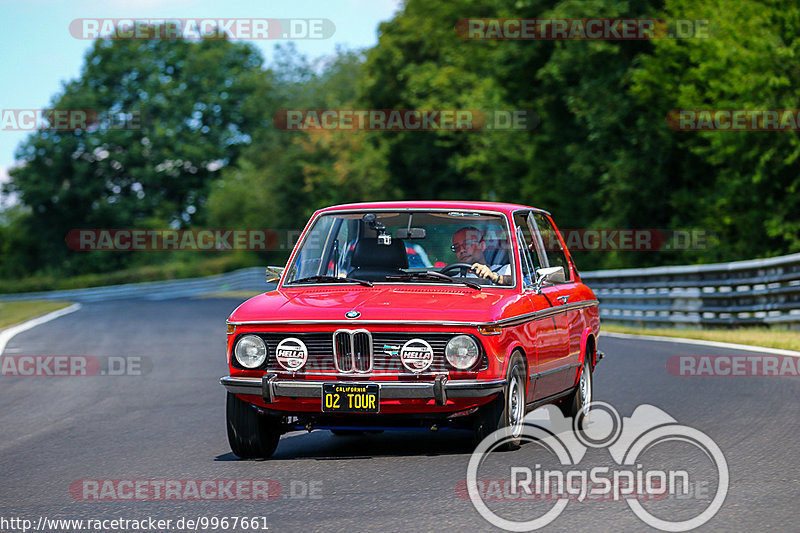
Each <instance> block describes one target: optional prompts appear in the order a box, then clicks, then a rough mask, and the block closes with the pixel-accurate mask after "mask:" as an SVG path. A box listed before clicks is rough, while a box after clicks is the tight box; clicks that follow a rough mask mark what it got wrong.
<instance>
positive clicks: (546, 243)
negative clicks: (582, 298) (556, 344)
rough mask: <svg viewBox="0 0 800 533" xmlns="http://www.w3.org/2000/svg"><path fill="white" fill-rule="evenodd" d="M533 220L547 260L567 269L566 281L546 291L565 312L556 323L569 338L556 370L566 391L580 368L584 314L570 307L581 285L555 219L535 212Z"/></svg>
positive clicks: (550, 299)
mask: <svg viewBox="0 0 800 533" xmlns="http://www.w3.org/2000/svg"><path fill="white" fill-rule="evenodd" d="M530 218H531V223H532V225H535V229H536V231H537V232H538V235H539V237H540V242H541V244H542V246H541V248H543V250H542V251H543V252H544V256H546V258H547V264H548V266H549V267H557V266H560V267H562V268H563V269H564V281H563V282H560V283H555V284H552V285H549V286H546V287H543V288H542V294H543V295H546V296H547V297H548V299H549V301H551V302H552V303H553V305H554V308H556V309H561V310H562V311H561V312H559V313H558V314H557V315H556V316H555V320H556V324H557V327H558V328H559V330H560V331H562V332H563V334H564V335H565V336H566V345H561V346H560V348H559V349H560V350H561V352H560V353H559V354H558V355H557V356H555V359H556V360H557V361H558V365H557V367H556V368H557V369H560V371H559V372H558V373H559V374H560V379H561V381H560V383H559V384H558V385H557V387H559V388H560V390H564V389H567V388H569V387H572V386H573V385H574V384H575V379H576V376H577V370H578V367H579V366H580V349H581V334H582V332H583V327H582V317H581V314H580V311H579V310H578V309H574V308H573V307H574V306H573V305H570V304H574V303H575V301H573V300H571V298H573V297H574V295H576V294H577V291H576V288H577V283H576V282H575V280H574V279H573V273H572V269H571V268H570V266H571V265H570V263H569V260H568V258H567V254H566V252H565V250H564V246H563V243H562V240H561V239H560V235H559V233H558V230H557V229H556V227H555V224H554V223H553V221H552V219H551V218H550V217H549V216H548V215H546V214H545V213H542V212H533V213H532V214H531V217H530Z"/></svg>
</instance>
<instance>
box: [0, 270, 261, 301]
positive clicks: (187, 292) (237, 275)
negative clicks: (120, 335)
mask: <svg viewBox="0 0 800 533" xmlns="http://www.w3.org/2000/svg"><path fill="white" fill-rule="evenodd" d="M265 280H266V275H265V271H264V267H252V268H243V269H240V270H235V271H233V272H227V273H225V274H218V275H216V276H208V277H204V278H189V279H174V280H167V281H149V282H144V283H126V284H124V285H108V286H105V287H91V288H88V289H71V290H63V291H45V292H24V293H18V294H0V300H8V301H10V300H67V301H72V302H98V301H108V300H133V299H145V300H168V299H170V298H186V297H190V296H197V295H201V294H207V293H211V292H220V291H253V293H254V294H256V293H258V292H265V291H268V290H271V289H272V288H273V287H274V286H275V285H274V284H267V283H266V281H265Z"/></svg>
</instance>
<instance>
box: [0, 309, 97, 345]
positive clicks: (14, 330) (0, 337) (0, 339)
mask: <svg viewBox="0 0 800 533" xmlns="http://www.w3.org/2000/svg"><path fill="white" fill-rule="evenodd" d="M80 308H81V304H72V305H70V306H69V307H65V308H64V309H59V310H58V311H53V312H52V313H47V314H46V315H42V316H40V317H36V318H34V319H31V320H28V321H27V322H23V323H22V324H17V325H16V326H13V327H10V328H8V329H4V330H3V331H0V355H3V350H5V349H6V344H8V341H10V340H11V339H12V338H13V337H14V336H15V335H16V334H18V333H22V332H23V331H28V330H29V329H31V328H35V327H36V326H39V325H41V324H44V323H45V322H50V321H51V320H55V319H56V318H58V317H62V316H64V315H68V314H70V313H74V312H75V311H77V310H78V309H80Z"/></svg>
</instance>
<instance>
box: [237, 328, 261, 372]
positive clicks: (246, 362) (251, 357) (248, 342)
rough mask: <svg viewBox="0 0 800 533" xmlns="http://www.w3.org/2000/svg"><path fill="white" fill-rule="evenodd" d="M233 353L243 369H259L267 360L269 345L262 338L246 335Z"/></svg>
mask: <svg viewBox="0 0 800 533" xmlns="http://www.w3.org/2000/svg"><path fill="white" fill-rule="evenodd" d="M233 353H234V355H235V356H236V360H237V361H239V364H240V365H242V366H243V367H245V368H257V367H259V366H261V365H262V364H264V361H265V360H266V358H267V345H266V344H264V341H262V340H261V337H257V336H255V335H245V336H244V337H242V338H241V339H239V341H238V342H237V343H236V347H235V348H234V349H233Z"/></svg>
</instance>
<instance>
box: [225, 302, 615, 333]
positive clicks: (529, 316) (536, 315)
mask: <svg viewBox="0 0 800 533" xmlns="http://www.w3.org/2000/svg"><path fill="white" fill-rule="evenodd" d="M599 303H600V302H599V301H598V300H585V301H582V302H573V303H571V304H564V305H558V306H556V307H551V308H548V309H542V310H541V311H534V312H532V313H526V314H524V315H518V316H513V317H509V318H503V319H501V320H496V321H494V322H452V321H439V320H416V321H414V320H411V321H399V320H360V321H359V322H358V324H359V325H360V324H392V325H397V324H402V325H409V326H458V327H473V328H477V327H478V326H518V325H520V324H524V323H526V322H531V321H533V320H541V319H544V318H549V317H551V316H555V315H558V314H561V313H566V312H568V311H575V310H577V309H585V308H587V307H595V306H597V305H599ZM227 323H228V324H231V325H234V326H255V325H261V324H264V325H269V324H285V325H289V326H293V325H311V324H331V325H339V324H348V325H350V326H352V325H353V321H352V320H245V321H241V322H227Z"/></svg>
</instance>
